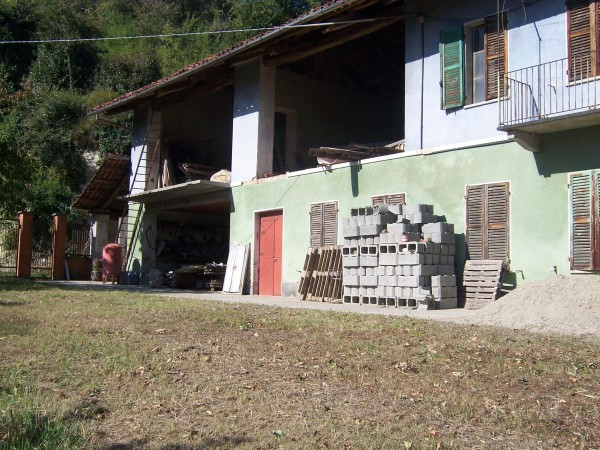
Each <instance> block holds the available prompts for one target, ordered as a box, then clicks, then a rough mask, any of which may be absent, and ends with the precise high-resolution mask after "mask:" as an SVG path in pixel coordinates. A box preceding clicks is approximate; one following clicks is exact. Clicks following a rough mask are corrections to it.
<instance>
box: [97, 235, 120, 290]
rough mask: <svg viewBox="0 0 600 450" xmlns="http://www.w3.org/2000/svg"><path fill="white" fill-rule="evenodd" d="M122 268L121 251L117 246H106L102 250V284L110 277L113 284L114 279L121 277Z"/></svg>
mask: <svg viewBox="0 0 600 450" xmlns="http://www.w3.org/2000/svg"><path fill="white" fill-rule="evenodd" d="M122 267H123V251H122V250H121V246H120V245H119V244H106V245H105V246H104V248H103V249H102V282H103V283H106V279H107V278H108V277H109V276H110V277H111V278H112V282H113V284H114V283H115V277H117V279H118V277H119V275H121V271H122Z"/></svg>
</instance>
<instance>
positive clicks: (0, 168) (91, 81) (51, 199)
mask: <svg viewBox="0 0 600 450" xmlns="http://www.w3.org/2000/svg"><path fill="white" fill-rule="evenodd" d="M320 3H323V0H0V39H1V40H3V41H14V40H22V41H32V40H47V39H60V38H94V37H108V36H139V35H151V34H166V33H182V32H192V31H210V30H229V29H238V30H239V29H248V28H255V27H265V26H273V25H278V24H281V23H283V22H285V21H286V20H288V19H289V18H291V17H295V16H297V15H299V14H301V13H302V12H304V11H306V10H308V9H310V8H312V7H315V6H318V4H320ZM254 33H255V32H250V31H248V32H236V33H223V34H211V35H201V36H188V37H162V38H146V39H127V40H111V41H86V42H61V43H22V44H16V43H3V44H0V155H1V158H0V217H14V215H15V214H16V213H17V212H18V211H20V210H25V209H29V210H31V211H33V212H34V214H36V215H38V216H48V215H50V214H52V213H56V212H60V213H66V212H68V210H69V206H70V204H71V203H72V201H73V199H74V198H75V196H76V195H77V194H78V193H79V191H80V189H81V184H82V183H83V181H84V178H85V167H86V163H85V155H86V152H88V153H90V154H93V153H99V155H100V156H101V157H102V156H104V155H105V154H106V153H108V152H111V153H127V152H128V150H129V143H130V135H131V133H130V131H129V130H131V123H132V117H131V114H122V115H121V116H120V117H118V118H116V119H115V121H117V122H118V123H119V124H120V125H122V126H124V129H122V128H114V127H105V126H98V125H96V124H95V123H94V120H93V119H91V118H87V117H86V111H87V109H88V108H91V107H93V106H94V105H96V104H99V103H101V102H103V101H106V100H109V99H111V98H113V97H115V96H117V95H119V94H122V93H124V92H127V91H130V90H132V89H135V88H137V87H140V86H143V85H144V84H146V83H149V82H150V81H152V80H155V79H157V78H160V77H161V76H164V75H167V74H169V73H171V72H173V71H176V70H178V69H179V68H181V67H183V66H184V65H186V64H189V63H191V62H194V61H197V60H199V59H201V58H202V57H204V56H206V55H209V54H212V53H214V52H217V51H219V50H221V49H223V48H225V47H228V46H229V45H231V44H233V43H235V42H237V41H239V40H241V39H244V38H247V37H249V36H251V35H252V34H254Z"/></svg>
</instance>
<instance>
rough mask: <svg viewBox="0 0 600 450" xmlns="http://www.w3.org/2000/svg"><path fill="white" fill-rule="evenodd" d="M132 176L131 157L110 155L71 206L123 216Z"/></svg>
mask: <svg viewBox="0 0 600 450" xmlns="http://www.w3.org/2000/svg"><path fill="white" fill-rule="evenodd" d="M129 174H130V159H129V156H124V155H113V154H108V155H107V156H106V159H105V160H104V162H103V163H102V164H101V165H100V167H99V168H98V171H97V172H96V174H95V175H94V176H93V177H92V179H91V180H90V182H89V183H88V185H87V186H86V187H85V188H84V189H83V192H81V194H79V197H77V199H76V200H75V202H74V203H73V205H72V206H71V207H72V208H73V209H80V210H83V211H88V212H103V213H118V214H122V213H123V209H124V208H125V206H126V203H125V202H124V201H123V200H120V199H119V197H121V196H123V195H126V194H127V190H128V189H127V188H128V181H129Z"/></svg>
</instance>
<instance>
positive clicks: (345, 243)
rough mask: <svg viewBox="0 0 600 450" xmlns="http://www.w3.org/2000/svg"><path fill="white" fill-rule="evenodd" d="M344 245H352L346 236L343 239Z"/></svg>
mask: <svg viewBox="0 0 600 450" xmlns="http://www.w3.org/2000/svg"><path fill="white" fill-rule="evenodd" d="M344 245H345V246H346V247H350V246H351V245H352V239H348V238H346V239H344Z"/></svg>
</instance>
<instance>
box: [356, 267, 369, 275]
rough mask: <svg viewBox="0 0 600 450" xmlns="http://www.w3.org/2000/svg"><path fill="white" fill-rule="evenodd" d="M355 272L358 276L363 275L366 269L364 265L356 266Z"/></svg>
mask: <svg viewBox="0 0 600 450" xmlns="http://www.w3.org/2000/svg"><path fill="white" fill-rule="evenodd" d="M356 274H357V275H358V276H359V277H364V276H365V275H366V274H367V270H366V269H365V268H364V267H357V268H356Z"/></svg>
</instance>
